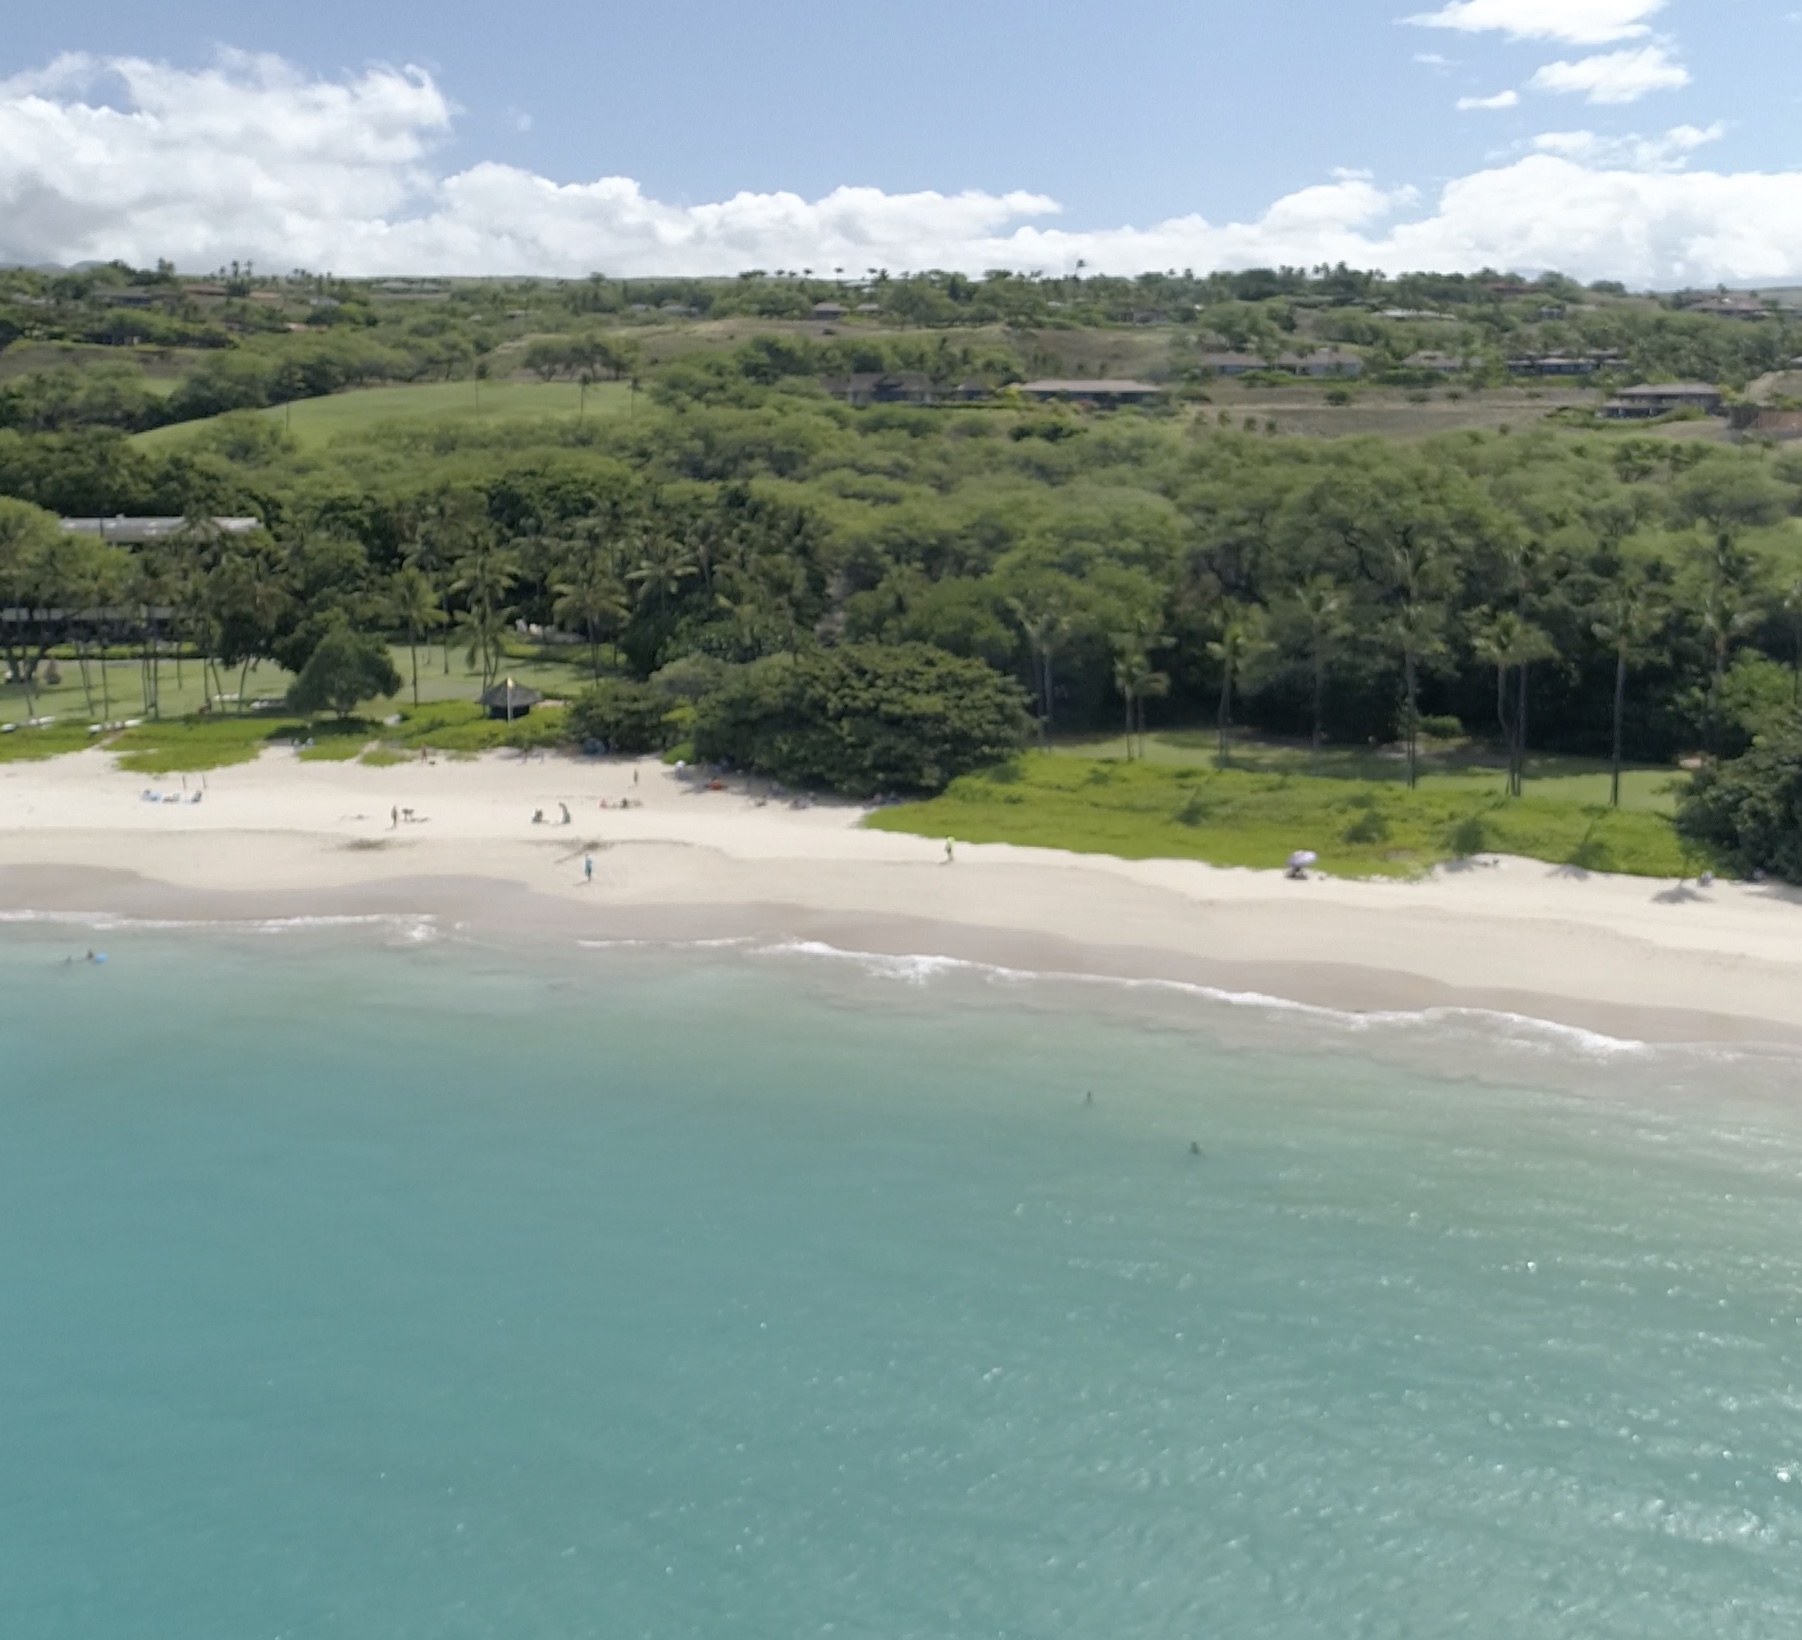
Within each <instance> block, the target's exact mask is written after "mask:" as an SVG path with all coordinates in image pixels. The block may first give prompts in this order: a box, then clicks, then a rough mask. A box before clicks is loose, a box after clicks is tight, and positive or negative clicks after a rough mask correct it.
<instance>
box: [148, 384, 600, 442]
mask: <svg viewBox="0 0 1802 1640" xmlns="http://www.w3.org/2000/svg"><path fill="white" fill-rule="evenodd" d="M631 397H632V394H631V389H630V387H628V386H627V384H626V383H624V382H600V383H597V384H596V385H595V386H593V387H591V388H589V389H588V396H587V404H586V408H585V409H584V407H583V403H582V390H581V388H580V387H579V386H577V384H576V383H574V382H475V381H460V382H425V383H420V384H416V385H414V386H410V387H371V388H365V389H362V390H359V391H356V392H349V393H333V394H331V395H329V396H328V397H326V398H319V399H297V400H295V401H294V402H293V403H292V404H285V405H277V406H275V407H273V408H271V409H268V410H260V411H257V412H256V414H257V415H259V416H261V417H263V418H264V419H265V420H268V421H271V422H274V423H275V424H276V425H277V426H280V427H283V428H285V429H286V430H287V431H288V432H289V433H290V434H291V435H292V436H293V438H294V440H295V442H296V443H297V444H299V445H300V446H301V447H302V448H303V449H316V448H320V447H323V446H324V445H327V444H329V443H330V442H331V441H332V440H333V439H334V438H337V437H338V436H339V435H340V434H345V433H349V434H353V435H354V434H357V433H362V432H366V431H368V430H369V429H370V428H372V427H379V426H382V425H384V424H386V423H389V422H397V421H422V420H423V421H434V422H439V423H445V424H449V425H453V426H470V427H473V426H476V425H478V424H480V425H487V424H490V423H497V422H505V421H534V420H543V419H546V418H552V419H563V418H567V419H569V420H571V421H573V420H575V418H576V417H577V416H578V415H582V414H586V415H589V416H615V415H620V414H622V413H623V412H624V411H626V410H627V409H628V408H629V406H630V403H631ZM218 419H219V418H218V417H213V418H211V420H209V421H194V422H179V423H177V424H175V425H174V426H170V427H158V428H156V429H154V430H153V431H151V432H148V433H140V434H138V435H137V441H136V442H138V443H139V444H141V445H144V446H147V447H150V448H155V447H157V446H168V445H172V444H179V443H181V442H182V441H184V440H187V439H192V438H194V437H195V436H196V435H204V432H205V430H206V429H207V428H208V427H209V426H211V425H212V424H213V422H216V421H217V420H218Z"/></svg>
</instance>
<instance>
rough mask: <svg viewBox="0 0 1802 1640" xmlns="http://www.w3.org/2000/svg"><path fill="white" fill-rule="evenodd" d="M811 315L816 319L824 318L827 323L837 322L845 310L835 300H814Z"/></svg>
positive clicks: (842, 316)
mask: <svg viewBox="0 0 1802 1640" xmlns="http://www.w3.org/2000/svg"><path fill="white" fill-rule="evenodd" d="M813 316H814V318H816V319H824V320H825V321H826V323H827V324H829V325H831V324H837V323H838V321H839V320H840V319H842V318H844V316H845V310H844V309H843V308H842V307H840V306H839V305H838V303H837V302H815V303H814V304H813Z"/></svg>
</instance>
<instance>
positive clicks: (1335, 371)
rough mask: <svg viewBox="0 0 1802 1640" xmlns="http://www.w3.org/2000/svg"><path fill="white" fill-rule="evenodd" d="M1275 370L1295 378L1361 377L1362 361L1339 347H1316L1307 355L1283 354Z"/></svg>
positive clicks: (1362, 370) (1362, 372) (1362, 371)
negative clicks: (1287, 372) (1288, 373)
mask: <svg viewBox="0 0 1802 1640" xmlns="http://www.w3.org/2000/svg"><path fill="white" fill-rule="evenodd" d="M1277 369H1279V370H1287V371H1291V372H1293V373H1294V374H1295V375H1297V376H1361V375H1363V374H1364V361H1363V360H1362V359H1360V358H1359V357H1358V355H1357V354H1355V353H1348V352H1346V351H1345V349H1344V348H1341V347H1317V348H1314V349H1313V350H1312V351H1311V352H1308V353H1285V354H1283V355H1282V356H1281V357H1280V358H1279V359H1278V360H1277Z"/></svg>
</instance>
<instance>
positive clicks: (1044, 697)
mask: <svg viewBox="0 0 1802 1640" xmlns="http://www.w3.org/2000/svg"><path fill="white" fill-rule="evenodd" d="M1007 605H1008V608H1009V609H1011V610H1012V611H1013V612H1014V619H1015V620H1016V621H1018V622H1019V623H1020V630H1021V632H1023V633H1024V634H1025V635H1026V643H1027V647H1028V648H1029V649H1030V650H1031V651H1032V661H1033V685H1034V692H1035V693H1036V694H1037V695H1038V697H1039V744H1040V745H1041V746H1046V747H1049V745H1050V743H1051V713H1052V699H1053V689H1052V664H1053V662H1054V661H1055V660H1056V659H1057V652H1058V650H1059V649H1061V648H1062V647H1063V643H1064V639H1065V638H1067V637H1068V636H1069V634H1070V617H1069V616H1068V615H1067V614H1065V612H1064V609H1063V606H1062V605H1061V604H1060V603H1058V601H1057V600H1056V599H1055V598H1035V599H1022V598H1009V599H1008V601H1007Z"/></svg>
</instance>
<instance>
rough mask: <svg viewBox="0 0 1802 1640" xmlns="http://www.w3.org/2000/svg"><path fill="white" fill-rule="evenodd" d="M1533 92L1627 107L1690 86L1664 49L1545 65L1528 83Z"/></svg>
mask: <svg viewBox="0 0 1802 1640" xmlns="http://www.w3.org/2000/svg"><path fill="white" fill-rule="evenodd" d="M1527 84H1528V85H1529V86H1531V87H1532V89H1533V90H1535V91H1564V92H1579V93H1581V94H1582V95H1583V96H1585V97H1586V98H1587V99H1588V100H1589V101H1590V102H1592V103H1630V102H1638V101H1639V99H1640V98H1641V97H1644V96H1647V95H1648V94H1649V93H1651V92H1654V91H1677V90H1681V89H1682V88H1683V87H1684V86H1686V85H1688V84H1689V70H1688V69H1687V68H1685V67H1684V66H1683V65H1682V64H1681V63H1680V62H1677V61H1676V60H1675V59H1674V58H1673V57H1672V56H1671V55H1670V53H1669V52H1667V51H1666V50H1665V49H1664V47H1663V46H1642V47H1641V48H1640V49H1639V50H1637V51H1610V52H1605V53H1603V54H1602V55H1601V56H1597V57H1583V58H1580V59H1579V60H1578V61H1576V62H1574V63H1568V62H1558V63H1547V64H1546V65H1545V67H1544V68H1542V69H1540V71H1539V72H1538V73H1537V74H1535V75H1534V76H1533V78H1532V79H1531V80H1529V81H1528V82H1527Z"/></svg>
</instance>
